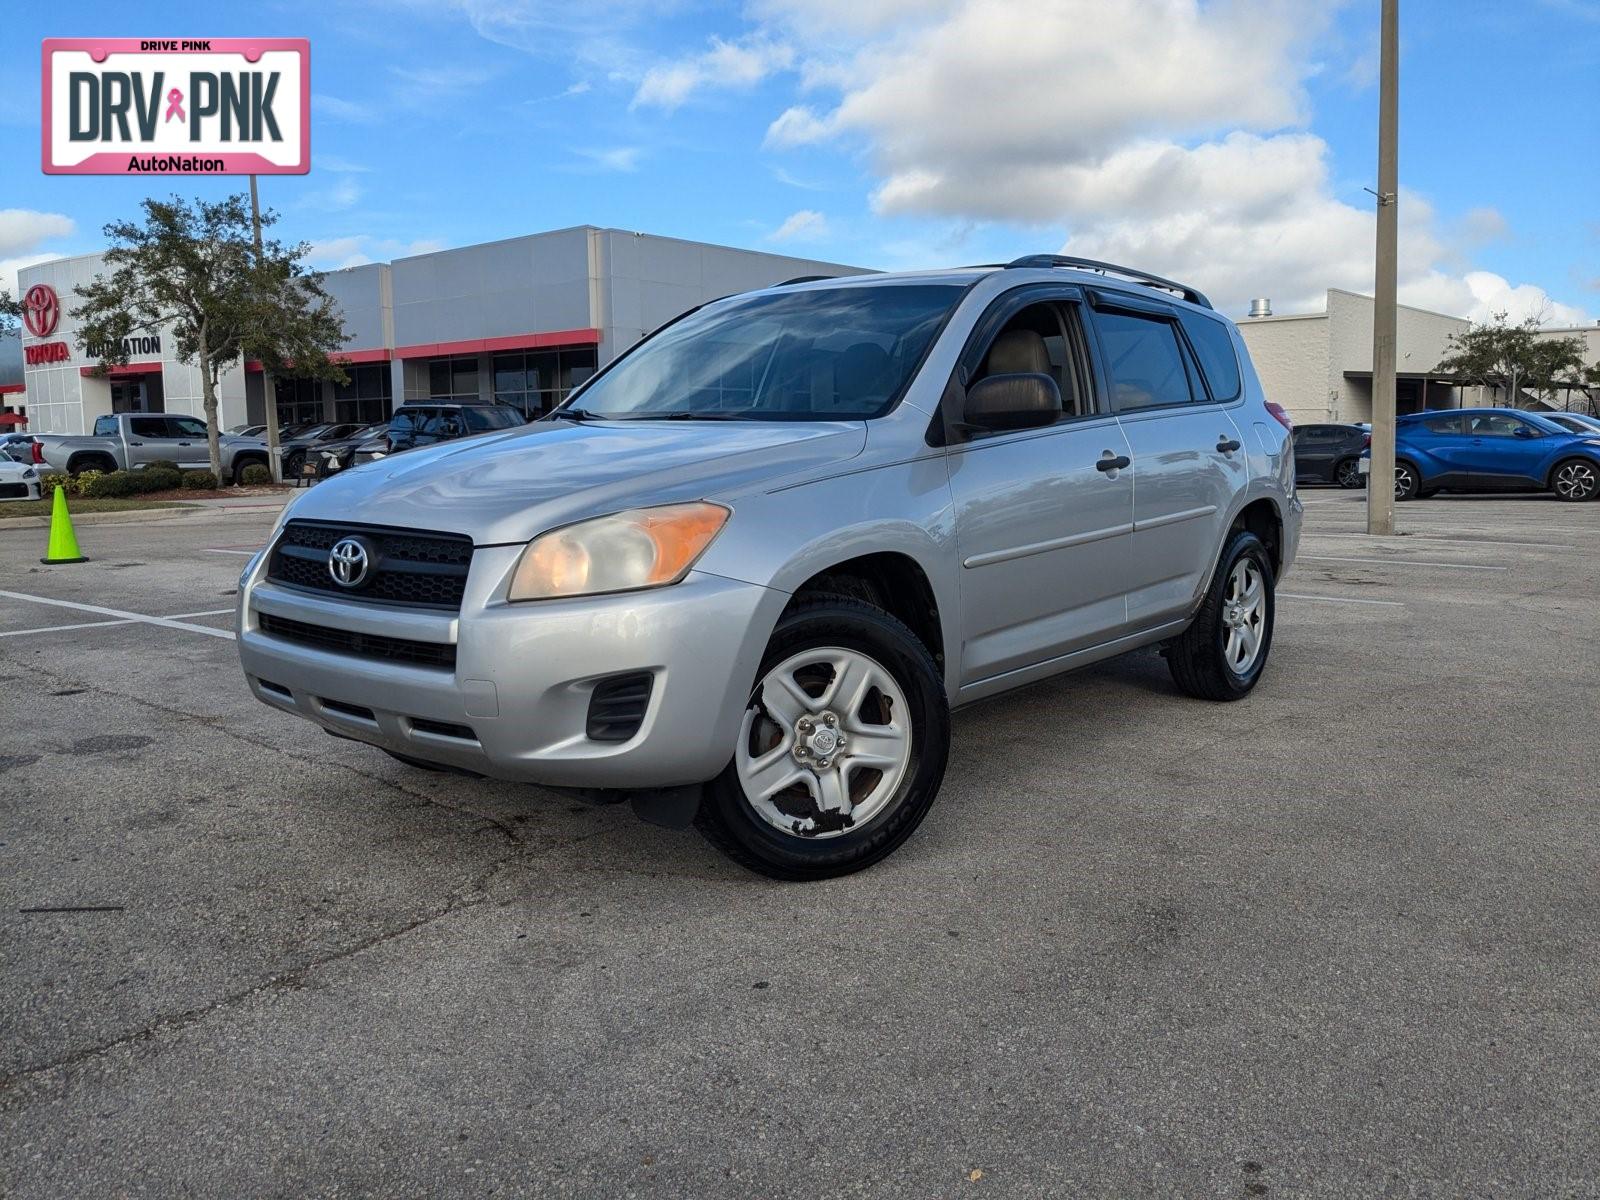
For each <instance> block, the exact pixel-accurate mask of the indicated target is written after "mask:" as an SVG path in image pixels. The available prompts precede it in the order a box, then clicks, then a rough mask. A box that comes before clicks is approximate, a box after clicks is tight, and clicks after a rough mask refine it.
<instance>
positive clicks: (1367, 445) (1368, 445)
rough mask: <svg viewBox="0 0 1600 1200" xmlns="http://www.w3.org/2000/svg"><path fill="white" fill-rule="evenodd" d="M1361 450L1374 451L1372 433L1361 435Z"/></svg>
mask: <svg viewBox="0 0 1600 1200" xmlns="http://www.w3.org/2000/svg"><path fill="white" fill-rule="evenodd" d="M1361 448H1362V449H1363V450H1371V449H1372V435H1371V434H1370V433H1363V434H1362V435H1361Z"/></svg>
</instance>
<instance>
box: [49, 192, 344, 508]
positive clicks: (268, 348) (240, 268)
mask: <svg viewBox="0 0 1600 1200" xmlns="http://www.w3.org/2000/svg"><path fill="white" fill-rule="evenodd" d="M142 207H143V209H144V219H143V221H142V222H139V221H113V222H112V223H111V224H109V225H107V226H106V227H105V234H106V237H107V238H108V239H109V240H110V242H111V248H110V249H108V250H107V251H106V255H105V258H106V265H107V266H108V267H110V268H111V272H110V274H107V275H97V276H95V278H94V280H93V282H91V283H90V284H89V285H88V286H86V287H80V288H78V289H77V291H78V295H79V296H80V297H81V298H82V300H83V303H82V305H81V306H80V307H79V308H78V309H76V310H75V312H74V314H73V315H74V316H76V317H77V318H78V320H79V321H80V322H81V327H80V330H79V334H78V337H79V339H80V340H81V341H82V342H83V343H84V344H86V345H91V346H94V345H98V346H103V347H105V348H106V353H105V354H104V355H103V357H102V360H101V369H102V370H104V369H105V368H107V367H109V366H112V365H120V364H123V363H126V362H127V361H128V356H127V352H126V351H125V349H124V348H123V346H124V339H126V338H128V337H130V336H131V335H133V334H136V333H153V332H156V331H165V332H166V333H167V334H168V336H170V337H171V339H172V341H173V343H174V349H175V351H176V353H177V356H178V359H179V361H181V362H184V363H188V364H190V365H192V366H194V367H197V368H198V369H199V372H200V387H201V396H202V398H203V401H204V409H205V418H206V441H207V443H208V444H209V446H210V451H211V469H212V471H213V472H215V473H216V475H217V477H218V478H219V479H221V478H222V453H221V448H220V446H219V444H218V430H217V381H218V379H219V378H220V377H221V375H222V372H223V371H225V370H227V369H228V368H230V367H232V366H234V365H235V364H237V363H238V362H239V361H240V359H241V358H245V359H259V360H260V361H261V362H262V363H263V364H264V365H265V366H266V367H267V368H268V369H269V370H272V371H274V372H278V373H283V374H294V375H299V376H302V377H310V378H315V379H333V380H335V381H337V382H340V383H343V382H346V376H345V373H344V370H343V368H342V367H340V365H339V364H338V363H337V362H336V361H335V360H333V359H332V358H331V357H330V355H332V354H334V353H336V352H337V351H338V349H339V348H340V347H341V346H342V345H343V344H344V323H343V320H342V318H341V317H340V314H339V311H338V309H337V307H336V306H335V304H334V302H333V298H332V297H331V296H329V295H328V293H327V292H326V291H325V290H324V288H323V285H322V276H321V275H320V274H317V273H315V272H311V271H308V270H307V269H306V268H305V266H304V258H305V256H306V253H307V251H308V250H309V247H308V246H306V245H305V244H304V243H301V244H299V245H296V246H284V245H283V244H282V243H281V242H278V241H275V240H266V241H264V242H263V243H262V245H261V249H260V252H259V255H258V252H257V249H256V246H255V242H254V240H253V237H252V227H251V220H250V204H249V201H248V199H247V198H246V197H244V196H242V195H240V196H229V197H227V198H226V199H224V200H219V201H216V202H214V203H213V202H208V201H205V200H199V201H196V202H195V203H193V204H190V203H188V202H187V201H185V200H183V199H182V198H181V197H178V196H174V197H172V199H171V200H166V201H162V200H153V199H152V200H146V201H144V203H143V206H142ZM277 219H278V218H277V214H276V213H272V212H265V213H263V214H262V215H261V224H262V226H263V227H264V228H265V227H269V226H271V225H273V224H275V223H276V222H277ZM267 403H268V404H271V403H274V400H273V398H272V397H270V396H269V397H267Z"/></svg>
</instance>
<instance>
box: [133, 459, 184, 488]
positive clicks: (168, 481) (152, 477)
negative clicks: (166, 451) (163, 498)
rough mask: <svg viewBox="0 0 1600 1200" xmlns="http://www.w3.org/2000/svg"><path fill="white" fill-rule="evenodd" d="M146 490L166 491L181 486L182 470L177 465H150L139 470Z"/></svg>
mask: <svg viewBox="0 0 1600 1200" xmlns="http://www.w3.org/2000/svg"><path fill="white" fill-rule="evenodd" d="M139 474H140V476H141V477H142V481H143V483H144V487H143V488H142V489H141V490H142V491H146V492H166V491H170V490H171V489H173V488H178V487H182V486H183V472H182V471H180V470H178V468H177V467H167V466H155V465H151V466H148V467H146V468H145V469H144V470H142V471H140V472H139Z"/></svg>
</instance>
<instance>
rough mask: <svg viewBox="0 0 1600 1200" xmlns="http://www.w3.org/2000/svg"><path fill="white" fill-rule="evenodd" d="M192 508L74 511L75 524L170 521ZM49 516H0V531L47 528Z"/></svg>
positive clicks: (185, 513) (190, 511)
mask: <svg viewBox="0 0 1600 1200" xmlns="http://www.w3.org/2000/svg"><path fill="white" fill-rule="evenodd" d="M195 511H196V510H195V509H192V508H134V509H129V510H128V511H127V512H103V513H74V514H73V516H72V523H73V525H74V526H77V525H121V524H125V523H128V522H133V521H170V520H172V519H173V518H175V517H182V516H185V515H187V514H188V513H192V512H195ZM49 528H50V518H49V517H0V531H4V530H7V529H49Z"/></svg>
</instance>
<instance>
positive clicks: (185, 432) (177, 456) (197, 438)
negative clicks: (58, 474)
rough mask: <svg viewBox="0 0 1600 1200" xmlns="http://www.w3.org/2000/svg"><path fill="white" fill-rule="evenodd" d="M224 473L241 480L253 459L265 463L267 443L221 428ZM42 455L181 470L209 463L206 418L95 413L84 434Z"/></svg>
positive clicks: (63, 465) (88, 466)
mask: <svg viewBox="0 0 1600 1200" xmlns="http://www.w3.org/2000/svg"><path fill="white" fill-rule="evenodd" d="M220 448H221V451H222V473H223V474H224V475H227V476H231V477H232V479H233V481H234V482H235V483H238V482H240V477H241V476H242V475H243V474H244V469H245V468H246V467H248V466H250V465H251V464H252V463H259V464H260V465H261V466H263V467H264V466H266V465H267V443H266V442H264V441H263V440H261V439H260V438H248V437H239V436H237V435H236V434H231V433H225V434H222V435H221V438H220ZM44 460H45V462H47V463H49V464H50V466H52V467H54V468H56V469H57V470H58V471H68V472H70V473H72V474H74V475H76V474H77V473H78V472H80V471H118V470H130V471H137V470H140V469H142V468H144V467H147V466H149V465H150V464H151V463H153V462H175V463H177V464H178V466H179V467H181V468H184V469H185V470H199V469H203V468H209V467H210V466H211V451H210V449H209V448H208V447H207V444H206V423H205V422H204V421H202V420H201V419H200V418H199V417H185V416H178V415H175V414H172V413H115V414H112V415H111V416H105V417H96V418H95V422H94V432H93V433H92V434H90V435H89V436H88V437H69V438H56V439H52V440H51V441H50V442H48V443H47V444H46V445H45V447H44Z"/></svg>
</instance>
